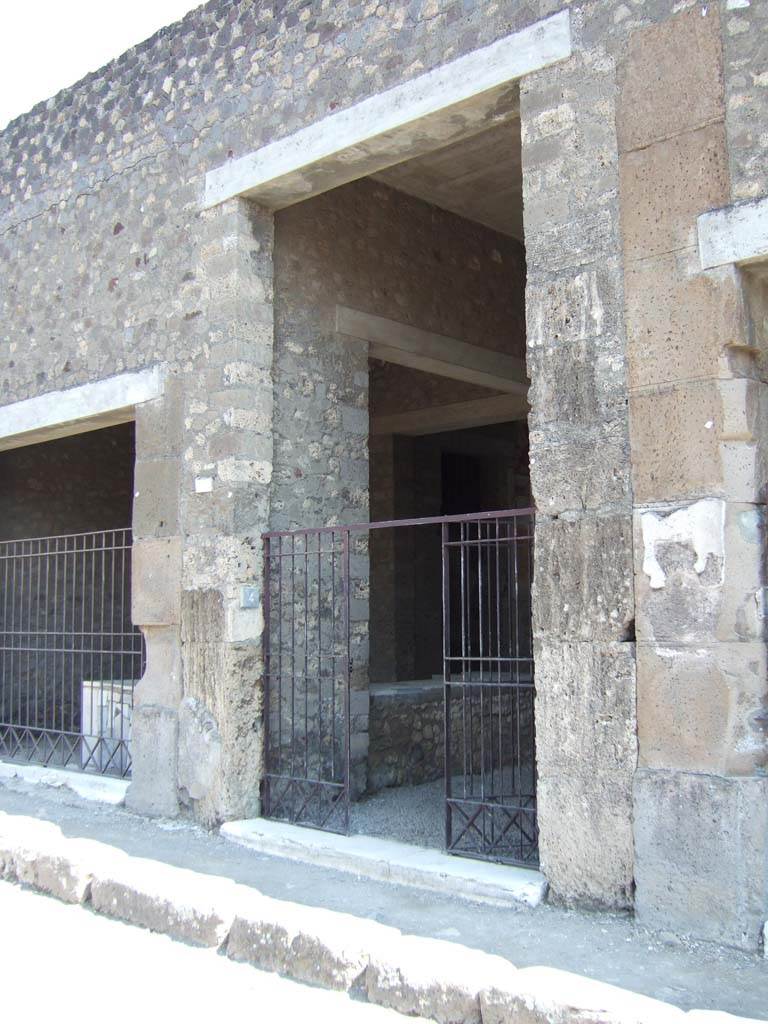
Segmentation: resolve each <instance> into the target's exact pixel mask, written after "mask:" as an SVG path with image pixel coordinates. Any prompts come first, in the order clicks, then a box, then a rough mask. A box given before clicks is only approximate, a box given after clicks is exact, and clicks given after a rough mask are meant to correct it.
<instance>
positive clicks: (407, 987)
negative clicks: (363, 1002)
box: [365, 935, 517, 1024]
mask: <svg viewBox="0 0 768 1024" xmlns="http://www.w3.org/2000/svg"><path fill="white" fill-rule="evenodd" d="M516 973H517V972H516V970H515V968H514V967H513V966H512V965H511V964H510V963H509V962H508V961H506V960H503V959H502V958H501V957H495V956H489V955H488V954H486V953H480V952H477V951H475V950H470V949H466V948H465V947H461V946H456V945H455V944H454V943H451V942H443V941H441V940H440V939H423V938H413V937H410V936H401V935H399V936H396V937H393V938H392V940H391V941H389V942H384V943H379V944H378V946H377V947H376V948H375V949H374V950H373V953H372V956H371V958H370V965H369V967H368V969H367V971H366V975H365V990H366V992H367V995H368V1000H369V1001H370V1002H372V1003H378V1004H379V1005H381V1006H388V1007H390V1008H391V1009H393V1010H396V1011H397V1012H398V1013H402V1014H407V1015H409V1016H422V1017H428V1018H430V1019H431V1020H435V1021H438V1022H439V1024H455V1022H458V1021H462V1022H466V1024H480V1021H481V1013H480V998H479V997H480V992H481V990H482V989H483V988H486V987H488V986H490V985H493V984H494V983H495V984H496V985H499V986H506V985H509V984H510V983H514V978H515V976H516Z"/></svg>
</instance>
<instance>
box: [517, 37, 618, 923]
mask: <svg viewBox="0 0 768 1024" xmlns="http://www.w3.org/2000/svg"><path fill="white" fill-rule="evenodd" d="M575 49H576V53H575V55H574V56H573V57H572V58H571V59H570V60H569V61H567V62H564V63H560V64H557V65H556V66H555V67H553V68H551V69H547V70H545V71H541V72H538V73H536V74H534V75H531V76H529V77H527V78H526V79H524V80H523V82H522V83H521V95H520V105H521V120H522V159H523V190H524V200H525V208H524V216H525V238H526V255H527V264H528V281H527V287H526V315H527V325H528V339H527V341H528V373H529V376H530V379H531V390H530V403H531V412H530V416H529V427H530V464H531V485H532V492H533V497H534V502H535V505H536V510H537V511H536V537H535V549H534V551H535V563H534V587H533V628H534V640H535V659H536V661H535V665H536V734H537V738H536V742H537V764H538V796H539V824H540V851H541V866H542V870H543V871H544V873H545V874H546V876H547V878H548V879H549V883H550V886H551V892H552V894H553V895H554V896H555V898H558V899H561V900H566V901H570V900H577V901H580V902H586V903H594V904H599V905H603V906H612V907H626V906H628V905H630V903H631V899H632V878H633V868H632V777H633V774H634V771H635V767H636V732H635V651H634V643H633V640H634V625H633V619H634V597H633V579H632V497H631V491H630V480H629V478H630V462H629V438H628V422H627V380H626V362H625V336H624V326H623V315H622V308H623V293H622V260H621V246H620V239H619V213H618V199H617V192H618V152H617V143H616V135H615V128H614V123H615V74H614V71H613V63H612V61H611V60H610V59H609V58H608V57H607V56H606V55H605V54H602V53H599V52H594V53H590V52H587V51H585V50H584V49H583V48H582V46H581V45H578V44H577V46H576V47H575Z"/></svg>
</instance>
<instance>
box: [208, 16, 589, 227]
mask: <svg viewBox="0 0 768 1024" xmlns="http://www.w3.org/2000/svg"><path fill="white" fill-rule="evenodd" d="M570 55H571V26H570V13H569V12H568V11H567V10H562V11H558V12H557V13H556V14H553V15H551V16H550V17H549V18H545V19H543V20H542V21H538V22H536V23H534V24H533V25H529V26H528V27H526V28H523V29H521V30H520V31H519V32H513V33H512V34H511V35H508V36H504V37H503V38H501V39H497V40H496V42H494V43H491V44H490V45H489V46H485V47H482V48H481V49H478V50H474V51H472V52H471V53H467V54H465V55H464V56H462V57H457V58H456V59H455V60H452V61H449V62H448V63H447V64H443V65H442V66H441V67H438V68H434V69H433V70H431V71H427V72H425V73H424V74H422V75H418V76H417V77H416V78H413V79H411V80H410V81H407V82H403V83H402V84H401V85H397V86H395V87H394V88H392V89H387V90H386V91H384V92H380V93H377V94H376V95H375V96H371V97H369V98H368V99H365V100H362V101H361V102H360V103H355V104H354V105H353V106H351V107H349V108H348V109H346V110H340V111H338V112H337V113H335V114H330V115H329V116H328V117H325V118H322V119H321V120H320V121H316V122H315V123H314V124H312V125H309V126H308V127H306V128H302V129H301V130H300V131H298V132H295V133H294V134H293V135H288V136H287V137H286V138H283V139H278V140H277V141H275V142H271V143H269V144H268V145H266V146H263V147H262V148H261V149H258V150H256V151H255V152H253V153H248V154H246V155H245V156H242V157H240V158H238V159H236V160H230V161H229V162H228V163H226V164H223V165H222V166H221V167H216V168H214V169H213V170H210V171H208V173H207V174H206V177H205V197H204V200H203V206H204V207H211V206H215V205H216V204H218V203H222V202H224V201H225V200H227V199H231V198H233V197H234V196H239V195H244V196H249V197H251V198H253V199H256V200H258V201H259V202H260V203H261V204H262V205H263V206H266V207H267V208H269V209H280V208H281V207H284V206H289V205H290V204H291V203H294V202H297V201H300V200H302V199H308V198H309V197H310V196H312V195H317V194H318V193H320V192H325V191H327V190H328V189H331V188H335V187H336V186H337V185H341V184H344V183H345V182H348V181H353V180H354V179H355V178H360V177H363V176H364V175H367V174H371V173H373V172H374V171H378V170H382V169H383V168H384V167H390V166H392V164H396V163H399V162H400V161H401V160H404V159H406V158H407V157H412V156H415V155H416V154H417V153H422V152H429V151H430V150H432V149H438V148H440V147H441V146H443V145H446V144H447V143H449V142H452V141H455V140H456V139H458V138H463V137H467V136H469V135H472V134H476V133H477V132H479V131H482V130H483V128H486V127H490V126H492V125H493V124H495V123H498V120H499V119H500V118H501V116H502V115H501V113H500V112H501V111H502V109H503V108H504V106H505V105H507V106H508V107H509V103H510V97H509V96H508V95H505V93H509V83H510V82H513V81H515V80H516V79H519V78H521V77H522V76H523V75H527V74H530V73H531V72H532V71H537V70H539V69H540V68H545V67H548V66H549V65H550V64H553V63H555V62H557V61H560V60H565V59H566V58H568V57H570ZM515 112H516V111H515V110H513V109H512V108H511V107H510V108H509V109H507V110H506V111H505V114H506V115H507V116H513V115H514V113H515Z"/></svg>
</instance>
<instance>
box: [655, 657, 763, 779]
mask: <svg viewBox="0 0 768 1024" xmlns="http://www.w3.org/2000/svg"><path fill="white" fill-rule="evenodd" d="M637 679H638V686H637V728H638V739H639V745H640V764H641V765H642V766H643V767H645V768H660V769H678V770H681V771H700V772H716V773H720V774H739V775H742V774H750V773H752V772H754V771H756V770H762V769H765V767H766V765H768V681H767V680H768V664H767V663H766V651H765V645H764V644H762V643H750V644H746V643H731V644H715V645H710V646H706V647H704V646H700V645H696V646H695V647H685V646H679V645H675V646H669V647H664V646H657V647H651V646H650V645H646V644H638V649H637Z"/></svg>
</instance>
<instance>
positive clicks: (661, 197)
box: [619, 124, 729, 260]
mask: <svg viewBox="0 0 768 1024" xmlns="http://www.w3.org/2000/svg"><path fill="white" fill-rule="evenodd" d="M619 168H620V196H621V226H622V234H623V238H624V253H625V255H626V257H627V258H628V259H631V260H635V259H642V258H644V257H647V256H658V255H660V254H662V253H665V252H670V251H672V250H674V249H684V248H691V247H692V246H694V245H695V244H696V218H697V216H698V215H699V214H700V213H704V212H705V211H706V210H712V209H715V208H716V207H718V206H723V205H725V203H727V202H728V199H729V190H728V185H729V179H728V153H727V149H726V142H725V129H724V127H723V126H722V124H712V125H708V126H707V127H706V128H699V129H697V130H696V131H693V132H687V133H686V134H684V135H677V136H675V137H674V138H671V139H667V140H665V141H663V142H655V143H653V144H652V145H650V146H648V147H647V148H646V149H641V150H638V151H637V152H633V153H625V154H624V155H623V156H622V157H621V158H620V160H619Z"/></svg>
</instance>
